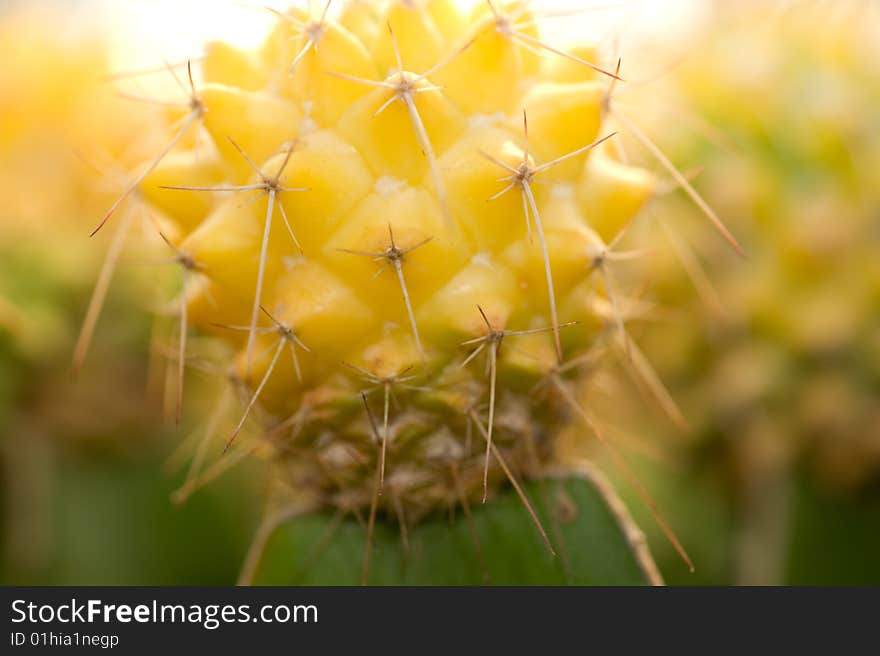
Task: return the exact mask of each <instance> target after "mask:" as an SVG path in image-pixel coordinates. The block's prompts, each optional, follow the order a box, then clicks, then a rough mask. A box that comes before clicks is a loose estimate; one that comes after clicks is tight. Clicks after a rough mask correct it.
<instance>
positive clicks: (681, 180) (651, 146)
mask: <svg viewBox="0 0 880 656" xmlns="http://www.w3.org/2000/svg"><path fill="white" fill-rule="evenodd" d="M613 113H614V116H615V118H617V120H618V121H620V122H621V123H623V124H624V126H626V128H627V129H628V130H629V131H630V132H631V133H632V135H633V136H634V137H635V138H636V140H637V141H638V142H639V143H641V144H642V145H643V146H644V147H645V148H646V149H647V150H648V151H649V152H650V153H651V154H652V155H653V156H654V158H655V159H656V160H657V161H658V162H660V165H661V166H662V167H663V168H665V169H666V171H667V172H668V173H669V175H671V176H672V177H673V178H674V179H675V181H676V182H677V183H678V184H679V185H681V188H682V189H684V190H685V192H686V193H687V195H688V196H690V198H691V200H692V201H694V203H695V204H696V206H697V207H699V208H700V210H701V211H702V212H703V214H705V215H706V217H707V218H708V219H709V221H711V222H712V225H714V226H715V229H716V230H718V232H720V233H721V236H722V237H724V239H725V241H727V243H728V244H730V246H731V247H732V248H733V250H735V251H736V252H737V254H738V255H740V256H741V257H746V254H745V251H743V249H742V247H741V246H740V245H739V242H737V240H736V238H735V237H734V236H733V234H732V233H731V232H730V231H729V230H728V229H727V226H725V225H724V222H723V221H722V220H721V219H720V218H719V217H718V215H717V214H716V213H715V210H713V209H712V208H711V207H710V206H709V203H707V202H706V200H705V199H704V198H703V197H702V196H701V195H700V194H699V192H697V190H696V189H694V187H693V185H692V184H691V183H690V182H689V181H688V179H687V178H686V177H685V176H684V175H682V173H681V171H679V170H678V168H677V167H676V166H675V164H673V163H672V161H671V160H670V159H669V158H668V157H666V155H665V154H664V153H663V151H662V150H660V148H659V147H658V146H657V144H655V143H654V142H653V141H652V140H651V139H650V138H649V137H648V135H646V134H645V133H644V132H642V130H641V129H640V128H639V127H638V126H637V125H636V124H635V123H633V122H632V121H631V120H629V119H628V118H627V117H626V116H624V115H623V114H621V113H620V112H619V111H616V110H615V111H614V112H613Z"/></svg>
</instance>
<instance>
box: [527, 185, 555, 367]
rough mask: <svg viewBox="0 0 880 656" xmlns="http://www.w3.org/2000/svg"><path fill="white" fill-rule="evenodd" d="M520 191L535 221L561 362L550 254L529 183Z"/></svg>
mask: <svg viewBox="0 0 880 656" xmlns="http://www.w3.org/2000/svg"><path fill="white" fill-rule="evenodd" d="M522 191H523V193H524V194H525V195H526V198H528V200H529V206H530V207H531V208H532V217H533V219H534V221H535V228H536V229H537V231H538V239H539V240H540V242H541V254H542V256H543V258H544V274H545V276H546V278H547V294H548V295H549V297H550V321H551V322H552V324H553V341H554V343H555V344H556V358H557V359H558V361H559V362H560V363H561V362H562V342H561V340H560V338H559V317H558V316H557V313H556V294H555V292H554V291H553V274H552V272H551V271H550V254H549V253H548V252H547V240H546V239H545V238H544V226H543V225H542V224H541V216H540V215H539V214H538V205H537V203H535V195H534V194H533V193H532V187H531V185H530V184H529V183H528V182H527V181H525V180H523V183H522Z"/></svg>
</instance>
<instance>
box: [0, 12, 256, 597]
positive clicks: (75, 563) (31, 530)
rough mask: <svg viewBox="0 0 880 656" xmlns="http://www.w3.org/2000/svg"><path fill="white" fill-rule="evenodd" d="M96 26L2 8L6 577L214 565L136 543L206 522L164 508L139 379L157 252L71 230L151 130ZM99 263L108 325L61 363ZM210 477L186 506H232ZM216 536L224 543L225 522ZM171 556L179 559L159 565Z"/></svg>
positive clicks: (43, 579) (154, 408) (86, 577)
mask: <svg viewBox="0 0 880 656" xmlns="http://www.w3.org/2000/svg"><path fill="white" fill-rule="evenodd" d="M105 42H106V39H105V38H104V36H103V35H102V34H101V33H100V32H99V31H97V30H96V29H92V28H89V27H85V26H83V25H82V24H81V23H76V24H73V22H72V21H71V20H70V16H69V15H68V13H67V12H66V11H65V10H63V9H61V8H60V7H55V8H50V7H48V6H46V5H45V4H38V3H33V4H28V5H24V4H20V5H11V6H7V7H3V8H0V43H2V44H3V45H2V51H3V58H4V63H3V66H2V70H0V199H2V202H0V425H2V429H0V463H2V492H3V496H2V498H3V505H4V507H3V519H4V530H3V535H4V539H3V545H2V547H3V553H2V557H3V558H2V580H3V581H4V583H53V582H54V583H80V584H86V583H99V582H107V583H120V582H126V581H127V582H136V581H140V582H143V583H150V582H156V581H161V580H165V581H166V582H168V583H171V582H180V581H185V580H189V581H191V582H200V583H201V582H205V581H207V580H214V581H215V582H220V580H222V579H220V577H219V576H218V574H217V568H215V569H214V570H213V571H212V570H211V567H210V566H204V567H201V568H199V567H198V566H197V565H196V566H195V567H194V568H193V570H192V571H193V572H198V570H199V569H201V576H199V575H198V574H195V575H193V576H192V577H190V575H189V574H187V573H186V571H185V570H186V567H187V565H186V564H185V563H187V561H189V564H190V565H191V566H192V565H193V563H194V562H195V559H193V558H187V557H186V556H185V554H184V553H183V552H177V553H174V555H173V556H171V554H170V553H169V554H168V557H165V556H163V557H157V556H156V555H155V554H154V553H152V550H153V549H154V548H155V546H153V547H150V546H147V545H148V544H149V539H150V538H151V532H152V531H158V532H166V533H168V534H169V535H171V534H172V533H177V538H176V539H179V540H181V543H182V544H186V543H187V540H188V539H190V540H191V539H192V538H193V537H194V536H196V535H199V534H201V536H202V538H203V539H214V540H216V539H217V538H218V537H219V536H210V535H205V530H204V527H201V528H200V527H199V525H198V524H194V523H192V522H191V521H189V523H188V519H187V515H189V520H191V518H192V513H190V512H187V513H176V515H175V511H174V510H173V509H172V507H171V506H170V504H169V503H168V493H169V487H170V486H171V484H172V483H173V481H172V480H168V481H167V482H166V481H165V480H164V479H165V478H167V477H166V476H165V475H164V474H162V473H161V471H160V470H159V464H160V463H161V462H162V460H163V459H164V458H165V456H166V455H167V450H168V448H169V446H168V440H167V438H168V437H170V433H169V432H168V431H166V430H164V429H163V427H162V421H161V412H160V410H159V408H160V405H159V404H158V403H157V402H156V400H155V399H151V398H150V395H148V394H146V391H147V378H148V376H147V371H146V369H145V366H144V364H145V362H146V355H147V349H148V343H149V340H150V333H151V327H150V323H149V320H148V319H147V318H146V317H145V316H144V314H143V308H144V306H145V305H146V304H148V303H149V302H150V299H151V298H153V297H154V296H155V291H154V290H155V282H154V281H155V272H154V271H153V270H151V268H152V269H155V267H145V266H142V265H141V266H138V265H133V257H135V256H138V257H139V256H140V253H138V252H137V251H135V252H128V251H127V250H126V249H125V248H124V246H125V244H124V239H123V237H124V235H120V236H119V238H117V239H115V241H116V242H117V243H118V248H117V249H116V255H115V256H113V258H112V259H111V261H110V262H109V265H110V266H107V265H102V262H103V261H104V260H105V255H106V252H107V249H108V243H110V242H111V241H114V240H113V239H112V238H111V239H103V238H102V239H98V240H94V241H92V242H89V241H88V240H86V239H84V238H83V236H84V235H87V234H88V229H89V223H90V222H91V221H92V219H93V217H94V216H95V215H96V214H99V213H100V211H101V210H102V209H103V208H105V207H106V205H107V203H109V202H112V200H113V199H114V198H115V197H116V195H117V194H118V193H119V189H120V187H119V185H120V182H125V177H124V175H123V173H124V172H125V171H126V170H127V169H128V168H130V167H131V166H132V165H134V164H135V163H137V162H138V161H140V159H141V158H143V157H144V155H145V152H149V151H151V150H152V149H153V148H154V147H155V145H154V144H153V143H151V139H152V138H153V133H154V131H155V130H157V129H158V128H159V124H160V121H161V120H162V116H161V114H159V113H157V112H156V111H153V108H150V107H146V106H144V107H141V106H137V105H136V106H134V107H132V108H130V109H129V111H126V112H120V111H119V99H118V98H117V95H116V92H115V91H114V89H113V86H112V84H110V82H109V79H108V76H109V75H110V74H111V68H110V62H109V55H108V53H107V52H106V50H105ZM121 176H122V177H121ZM107 237H111V236H110V235H109V234H108V235H107ZM74 244H75V246H74ZM126 259H127V260H128V261H125V260H126ZM120 260H123V261H122V263H120ZM123 265H124V266H123ZM102 266H104V267H105V268H106V269H107V270H108V273H109V271H110V269H116V276H115V280H114V282H113V284H112V285H109V286H108V287H106V288H105V289H103V290H101V289H99V290H98V296H97V297H96V298H95V300H96V301H97V302H98V303H96V305H102V306H104V315H103V318H102V321H103V324H102V325H103V327H105V329H104V330H101V332H100V336H99V337H98V339H96V340H95V343H94V344H93V353H92V357H93V358H94V359H95V360H97V361H98V362H97V365H96V366H88V367H86V368H85V369H82V370H79V371H75V369H76V370H78V369H79V367H73V366H72V363H71V355H72V354H73V353H74V352H75V350H76V349H75V345H76V343H77V337H78V333H81V332H82V330H83V328H82V326H83V317H84V315H85V314H86V308H87V306H88V305H89V296H90V294H92V292H93V287H94V282H95V279H96V277H97V276H98V275H99V271H100V270H101V269H102ZM105 277H106V278H107V280H108V282H109V280H110V276H109V275H107V276H105ZM148 281H149V284H147V283H148ZM105 294H106V297H105ZM105 298H106V303H105V302H104V300H105ZM87 323H88V322H87ZM89 332H91V327H89ZM86 337H87V336H86ZM83 342H85V340H83ZM77 364H80V363H79V362H78V363H77ZM74 374H76V375H74ZM111 396H112V398H113V401H112V402H111V403H108V402H107V401H108V398H110V397H111ZM223 494H226V495H227V497H228V493H224V492H222V491H220V492H218V494H216V495H215V497H216V498H215V499H214V500H211V499H200V500H199V502H198V503H197V504H195V507H194V508H193V511H194V512H195V513H196V514H197V513H198V511H199V510H201V512H202V513H203V515H204V517H205V518H206V519H210V520H213V521H215V522H217V523H218V524H219V523H221V522H224V521H228V516H230V512H229V511H227V510H223V509H222V507H221V506H220V505H219V504H218V503H217V501H219V499H220V498H222V496H223ZM227 502H228V500H227ZM218 510H219V512H218ZM232 514H234V511H232ZM224 515H226V516H227V519H226V520H224V519H223V517H224ZM239 521H241V515H240V514H239ZM148 526H149V528H147V527H148ZM241 531H242V534H244V533H245V532H246V531H247V525H246V524H245V526H244V527H243V528H242V529H241ZM223 537H224V539H227V540H229V541H230V543H234V540H235V532H234V531H228V530H227V531H225V535H224V536H223ZM169 539H170V538H169ZM154 544H155V543H154ZM229 557H230V558H236V557H237V556H236V555H235V552H234V551H233V553H232V555H230V556H229ZM175 560H176V561H177V563H176V564H174V561H175ZM169 562H171V563H172V564H174V566H176V567H178V568H179V570H178V571H177V574H176V575H172V574H170V573H169V572H167V571H162V569H161V567H162V566H163V564H164V565H167V564H168V563H169ZM233 569H234V568H233ZM226 580H228V575H227V579H226Z"/></svg>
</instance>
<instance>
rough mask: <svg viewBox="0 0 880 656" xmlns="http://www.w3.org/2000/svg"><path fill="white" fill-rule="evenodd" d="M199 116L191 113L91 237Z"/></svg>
mask: <svg viewBox="0 0 880 656" xmlns="http://www.w3.org/2000/svg"><path fill="white" fill-rule="evenodd" d="M199 116H200V112H198V111H192V112H190V114H189V118H187V119H186V120H185V121H184V122H183V125H182V126H181V128H180V130H178V132H177V134H175V135H174V138H173V139H172V140H171V141H169V142H168V145H167V146H165V149H164V150H162V152H160V153H159V155H158V156H157V157H156V159H154V160H153V161H152V163H151V164H150V165H149V166H148V167H147V169H146V170H145V171H144V172H143V173H141V174H140V175H139V176H138V177H136V178H135V179H134V180H133V181H132V182H131V183H130V184H129V185H128V187H126V188H125V191H123V192H122V195H121V196H120V197H119V198H117V199H116V202H114V203H113V205H111V206H110V209H109V210H107V213H106V214H105V215H104V218H102V219H101V222H100V223H99V224H98V226H97V227H96V228H95V229H94V230H92V232H91V234H90V235H89V237H94V236H95V235H96V234H97V233H98V231H99V230H100V229H101V228H103V227H104V224H105V223H107V221H109V220H110V217H111V216H113V213H114V212H115V211H116V210H117V209H118V208H119V206H120V205H122V202H123V201H124V200H125V199H126V198H128V196H129V195H130V194H131V193H132V192H133V191H134V190H135V189H137V187H138V185H139V184H140V183H141V182H143V180H144V178H146V177H147V176H148V175H149V174H150V173H152V171H153V169H155V168H156V167H157V166H158V165H159V162H161V161H162V160H163V159H164V157H165V156H166V155H167V154H168V153H169V152H171V149H172V148H174V147H175V146H176V145H177V144H178V142H179V141H180V140H181V139H182V138H183V135H184V134H186V131H187V130H189V127H190V126H191V125H192V124H193V122H195V120H196V119H197V118H199Z"/></svg>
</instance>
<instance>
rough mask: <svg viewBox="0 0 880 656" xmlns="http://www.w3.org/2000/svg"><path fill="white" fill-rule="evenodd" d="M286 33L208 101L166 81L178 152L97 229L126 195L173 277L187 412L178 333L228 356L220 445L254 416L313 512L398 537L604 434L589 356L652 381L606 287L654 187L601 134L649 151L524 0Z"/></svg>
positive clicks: (193, 88) (599, 84)
mask: <svg viewBox="0 0 880 656" xmlns="http://www.w3.org/2000/svg"><path fill="white" fill-rule="evenodd" d="M276 14H277V18H278V21H277V25H276V26H275V28H274V30H273V31H272V32H271V34H270V35H269V36H268V38H267V39H266V41H265V43H264V44H263V45H262V47H260V48H259V49H257V50H256V51H254V52H242V51H239V50H237V49H235V48H232V47H230V46H229V45H226V44H223V43H212V44H209V45H208V47H207V50H206V53H205V56H204V59H203V61H202V74H203V77H204V81H203V82H201V83H199V84H197V83H196V82H195V80H194V77H193V73H192V68H191V66H190V65H189V64H187V67H186V71H187V78H188V80H186V81H183V80H180V79H179V78H178V77H177V75H176V71H175V70H174V69H173V68H170V69H169V70H170V72H171V73H172V75H174V77H175V79H178V85H179V87H180V89H181V90H182V91H183V92H184V93H185V94H186V100H185V101H184V102H183V103H182V105H181V106H182V110H183V111H182V112H181V113H178V114H176V115H175V117H174V118H175V119H176V121H177V122H176V125H175V128H174V131H173V132H172V134H173V136H172V138H171V140H170V141H169V142H168V145H167V146H166V148H165V149H164V150H163V151H162V152H161V153H160V154H159V156H158V157H157V158H155V159H154V160H152V161H150V162H149V163H148V164H146V165H145V166H144V168H143V169H142V173H141V174H140V175H139V176H138V177H137V178H135V179H134V181H133V182H132V184H131V185H130V186H129V187H128V189H127V190H126V191H125V193H123V195H122V197H121V198H120V199H119V200H118V201H117V203H116V204H115V205H114V206H113V207H112V208H111V210H110V211H109V212H108V213H107V215H106V216H105V217H104V220H103V221H102V224H101V225H103V223H104V222H106V221H107V220H108V219H109V218H110V216H111V215H112V214H113V212H114V211H115V210H116V209H117V208H118V207H119V206H120V205H121V204H122V202H123V200H124V199H125V197H126V196H127V195H128V194H129V193H131V192H132V191H134V190H135V189H137V190H139V193H140V195H141V196H142V197H143V198H144V199H145V200H146V201H147V202H148V203H149V205H150V207H151V212H153V213H154V214H155V215H157V216H158V217H159V219H158V220H159V221H160V223H161V224H162V226H163V228H162V230H163V232H162V234H163V238H165V239H166V240H167V242H168V245H169V246H171V247H172V248H173V249H174V251H175V253H176V255H177V257H178V261H179V263H180V264H182V265H183V272H184V287H183V293H182V294H181V305H180V320H181V330H180V342H179V349H180V351H179V356H178V357H179V377H180V387H179V392H180V390H182V380H183V371H184V361H185V356H186V341H185V340H186V334H187V329H189V328H197V329H198V330H199V331H201V332H202V333H205V334H209V335H214V336H216V337H218V338H220V339H221V340H222V341H223V342H224V343H225V344H227V345H228V346H229V348H230V350H231V352H233V353H234V354H235V355H234V357H233V360H234V366H233V373H232V376H231V377H232V379H233V380H234V381H236V383H237V384H238V385H239V386H244V387H245V388H246V389H247V391H248V396H247V401H246V403H245V409H244V412H243V414H242V415H241V416H240V420H239V421H238V424H237V426H236V428H235V429H234V430H233V432H232V433H231V435H229V437H228V440H227V449H229V450H230V451H233V450H234V451H236V452H237V453H244V452H245V451H247V452H248V453H249V452H250V451H251V450H253V448H254V447H253V442H252V440H251V439H250V438H248V436H247V435H245V434H242V435H241V436H240V432H241V431H242V430H243V428H244V427H245V425H246V424H247V423H248V420H249V419H250V420H254V419H256V420H257V422H254V423H258V424H259V425H260V427H261V431H259V438H258V441H257V444H258V445H259V448H260V449H262V450H264V451H267V452H268V453H269V454H270V455H271V458H272V461H273V462H274V464H275V467H276V469H277V470H278V471H279V476H278V477H277V479H278V481H280V482H281V484H282V485H283V486H284V487H285V488H286V489H287V491H288V494H290V495H292V496H293V497H294V498H295V499H297V500H298V501H299V502H300V503H303V504H306V505H308V506H309V507H314V508H336V509H342V510H344V511H350V512H354V513H359V512H361V511H363V510H365V509H367V508H369V509H370V510H371V517H374V516H375V513H376V512H377V511H380V510H381V511H385V512H387V513H388V514H391V515H392V516H396V517H397V518H398V519H399V520H400V521H401V522H404V523H405V522H409V521H414V520H415V519H417V518H418V517H420V516H422V515H424V514H425V513H428V512H431V511H432V510H434V509H437V508H441V507H446V506H448V505H450V504H452V505H455V504H462V505H464V506H465V507H467V504H468V503H469V502H470V501H471V500H474V499H478V498H482V499H484V500H485V498H486V497H487V496H488V495H489V494H491V493H492V491H493V490H494V489H496V488H497V486H498V485H499V484H500V483H501V482H502V481H503V480H504V479H505V478H506V479H509V480H510V481H511V482H513V484H514V485H516V478H517V476H526V477H537V476H540V475H541V472H542V471H544V470H545V469H546V468H547V467H548V466H549V465H550V464H551V463H553V464H556V463H558V462H559V460H560V457H561V456H560V455H559V453H558V449H557V440H556V436H557V434H558V432H559V428H560V426H561V425H562V424H563V423H564V421H565V420H566V419H567V417H568V416H569V415H570V414H571V413H572V411H576V413H577V415H578V416H579V417H581V418H583V419H584V420H585V421H587V423H588V424H589V425H590V427H591V428H593V429H597V425H596V424H595V422H594V421H593V419H592V417H591V415H590V414H589V413H588V412H587V411H586V410H585V409H584V408H583V407H581V406H580V404H579V402H578V392H577V385H578V384H579V382H580V381H582V380H583V379H584V377H585V372H588V371H592V370H593V369H594V368H595V367H596V366H597V363H598V362H599V359H600V355H601V352H602V351H603V350H604V349H606V348H608V347H614V346H618V345H624V346H623V348H624V350H625V351H626V353H627V357H628V358H629V357H630V356H632V357H633V358H635V357H636V355H638V358H639V359H638V360H635V359H634V360H633V362H635V363H636V366H635V369H636V370H637V371H639V372H641V373H642V374H644V375H645V377H646V380H647V381H648V383H649V386H651V385H654V386H656V381H655V380H654V377H653V376H652V374H651V372H650V369H649V368H648V366H647V363H646V362H645V361H644V358H642V357H641V356H640V354H637V353H636V352H634V349H635V346H634V345H633V344H632V342H631V341H630V340H629V338H628V337H627V336H626V333H625V331H624V325H625V321H626V320H627V319H629V318H631V317H634V316H636V315H637V314H638V312H639V306H638V304H637V303H636V302H634V301H632V300H630V299H628V298H626V297H625V296H624V295H623V294H621V293H620V292H619V291H618V290H617V289H616V286H617V282H616V277H615V275H614V270H615V269H616V267H617V266H618V264H619V263H622V262H625V261H626V260H629V259H632V258H635V257H637V256H638V255H639V253H640V251H637V250H629V251H622V250H619V249H618V246H619V245H620V244H621V242H623V240H624V239H625V238H626V234H627V233H626V229H627V227H628V225H629V224H630V222H631V220H632V219H633V217H634V216H635V215H636V214H637V213H638V211H639V210H640V208H641V207H642V205H643V204H644V203H645V202H646V201H647V200H648V199H649V198H650V197H651V196H652V195H653V194H654V192H655V187H656V185H655V180H654V178H653V176H652V175H651V174H650V173H648V172H647V171H646V170H643V169H640V168H636V167H633V166H630V165H629V164H627V163H626V162H625V161H624V159H625V158H624V157H622V150H621V149H620V148H616V147H615V140H614V139H612V138H611V137H613V136H614V134H615V131H614V128H613V125H614V124H615V123H616V124H618V125H620V126H621V128H625V129H629V130H630V131H631V132H633V134H634V136H636V138H637V140H638V141H641V142H643V143H644V144H645V145H646V146H648V147H649V150H650V148H651V147H652V146H653V144H652V143H651V142H650V141H649V140H648V139H647V137H646V136H645V135H644V134H643V133H641V131H638V129H637V128H635V126H634V125H632V123H631V122H630V121H629V120H628V119H626V118H625V117H623V116H619V115H618V112H617V111H616V110H615V108H614V107H613V105H612V103H611V94H612V91H613V90H614V88H615V83H616V82H618V81H619V80H620V64H619V62H618V64H617V70H616V71H615V72H611V71H610V70H607V69H605V68H603V67H601V66H599V65H598V64H596V63H594V59H595V56H596V53H595V51H594V50H593V49H592V48H591V47H589V46H586V45H583V46H580V47H576V48H574V49H572V50H562V49H560V48H557V47H555V46H553V45H551V44H549V43H547V42H546V41H544V40H543V39H542V36H541V34H540V32H539V30H538V23H539V20H540V19H541V15H540V14H539V13H537V12H536V11H533V10H532V9H531V8H530V6H529V3H528V2H509V3H504V4H503V5H495V4H493V3H491V2H486V3H485V4H480V5H478V6H477V7H476V8H474V10H473V11H472V12H471V13H470V14H465V13H462V12H461V10H460V9H459V8H458V7H457V6H456V4H455V3H454V2H452V0H431V1H429V2H426V3H413V2H403V1H400V2H391V3H387V4H383V5H382V6H377V4H376V3H369V2H358V3H351V4H348V5H346V6H345V7H344V8H343V9H342V10H341V13H340V14H339V15H338V16H337V17H336V18H332V17H331V15H330V4H329V3H328V4H327V5H326V6H325V7H324V8H323V11H322V12H321V13H320V14H318V13H314V12H310V11H304V10H300V9H292V10H290V11H288V12H286V13H277V12H276ZM203 133H205V134H206V135H207V136H208V137H210V138H209V139H204V138H199V137H200V135H202V134H203ZM661 164H663V165H664V166H667V167H668V168H669V169H670V171H671V172H672V173H673V175H674V176H676V180H677V181H679V182H680V184H681V185H682V186H684V187H685V188H686V190H687V191H688V193H690V194H691V195H692V196H694V197H695V199H697V200H698V201H700V202H701V200H702V199H700V198H699V197H698V196H697V195H696V192H694V191H693V189H692V188H691V187H690V185H689V184H688V182H687V180H685V179H684V178H683V177H682V176H681V175H680V174H678V173H677V171H675V169H674V168H673V167H672V166H671V164H669V162H668V161H667V160H665V158H662V155H661ZM703 206H705V204H704V203H703ZM706 212H707V214H709V215H710V218H712V219H713V221H715V222H716V223H717V224H718V225H719V226H720V222H718V221H717V217H715V216H714V214H713V213H712V212H711V210H709V209H708V208H706ZM279 217H280V219H281V222H282V223H283V224H284V226H283V228H279V227H277V222H278V218H279ZM99 227H100V226H99ZM720 227H721V228H722V231H723V226H720ZM166 234H167V237H166ZM725 234H726V236H728V237H729V235H727V233H725ZM730 239H731V240H732V238H730ZM734 243H735V242H734ZM240 437H241V439H240ZM599 437H600V438H602V436H601V434H599ZM602 439H603V440H604V438H602ZM227 457H230V458H231V454H229V455H228V456H227ZM523 500H524V501H525V502H526V505H528V502H527V500H526V499H525V497H523Z"/></svg>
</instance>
